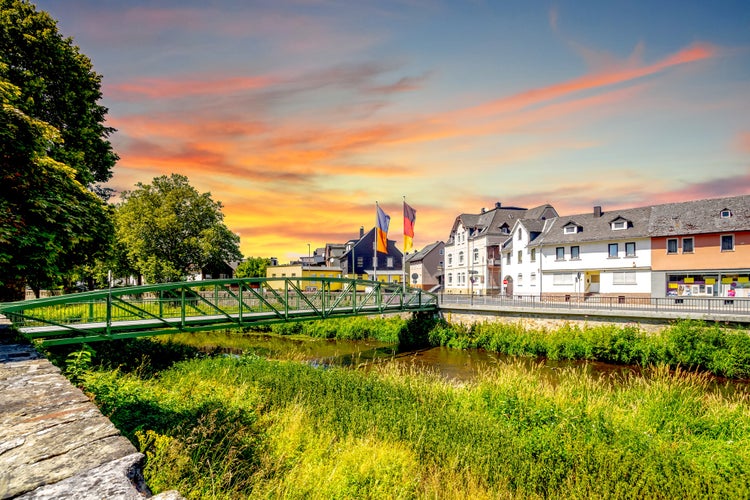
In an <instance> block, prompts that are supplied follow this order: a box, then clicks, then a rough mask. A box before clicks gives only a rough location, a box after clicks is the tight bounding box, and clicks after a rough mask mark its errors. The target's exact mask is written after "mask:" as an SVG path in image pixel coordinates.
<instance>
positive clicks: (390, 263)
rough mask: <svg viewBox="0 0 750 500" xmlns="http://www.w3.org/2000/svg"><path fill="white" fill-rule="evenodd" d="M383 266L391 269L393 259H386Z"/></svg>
mask: <svg viewBox="0 0 750 500" xmlns="http://www.w3.org/2000/svg"><path fill="white" fill-rule="evenodd" d="M385 265H386V267H393V257H388V259H387V260H386V264H385Z"/></svg>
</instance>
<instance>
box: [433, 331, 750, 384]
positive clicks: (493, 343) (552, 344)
mask: <svg viewBox="0 0 750 500" xmlns="http://www.w3.org/2000/svg"><path fill="white" fill-rule="evenodd" d="M429 340H430V343H431V344H432V345H443V346H448V347H453V348H457V349H467V348H481V349H486V350H488V351H493V352H499V353H503V354H509V355H511V356H538V357H545V358H548V359H553V360H558V359H582V360H592V361H594V360H595V361H603V362H607V363H617V364H633V365H635V364H637V365H640V366H648V365H652V364H664V365H668V366H671V367H673V368H676V367H682V368H685V369H688V370H699V371H707V372H709V373H712V374H714V375H719V376H724V377H729V378H750V333H749V332H748V330H747V329H744V328H735V327H729V326H726V325H721V324H718V323H713V324H709V323H703V322H700V321H680V322H677V323H674V324H672V325H670V326H668V327H666V328H664V329H663V330H661V331H660V332H658V333H649V332H646V331H643V330H640V329H639V328H638V327H637V326H634V325H628V326H618V325H601V326H587V327H579V326H575V325H565V326H562V327H560V328H557V329H554V330H531V329H528V328H526V327H525V326H524V325H523V324H522V323H520V322H519V323H515V324H503V323H477V324H474V325H472V326H471V327H464V326H461V325H450V324H447V323H444V322H443V323H439V324H437V325H436V326H435V327H434V328H432V329H431V330H430V332H429Z"/></svg>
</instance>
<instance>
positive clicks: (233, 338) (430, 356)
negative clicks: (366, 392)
mask: <svg viewBox="0 0 750 500" xmlns="http://www.w3.org/2000/svg"><path fill="white" fill-rule="evenodd" d="M175 340H177V341H179V342H184V343H187V344H191V345H195V346H197V347H199V348H201V349H202V350H204V351H206V352H210V351H216V350H218V351H219V352H224V353H229V354H242V353H246V352H252V353H255V354H258V355H260V356H264V357H269V358H277V359H295V360H298V361H302V362H307V363H310V364H313V365H315V366H348V367H355V368H364V369H367V368H368V367H371V366H372V365H373V364H375V363H396V364H400V365H404V366H409V367H412V366H413V367H415V368H417V369H424V370H426V371H429V372H432V373H437V374H439V375H440V376H442V377H444V378H446V379H452V380H456V381H470V380H472V379H474V378H475V377H476V376H477V374H479V373H480V372H482V371H486V370H488V369H491V368H492V367H493V366H495V365H498V364H500V363H510V362H512V363H521V364H522V365H525V366H528V367H529V369H531V368H532V367H534V369H536V370H539V373H540V374H541V375H542V376H545V377H548V378H549V379H550V380H551V381H553V382H554V381H555V380H556V379H557V378H558V377H559V374H560V372H561V371H562V370H570V369H573V370H580V371H582V372H584V373H586V374H588V375H589V376H592V377H595V378H598V377H607V378H609V379H611V380H613V381H617V380H618V379H622V378H625V377H628V376H638V375H640V369H639V367H637V366H623V365H614V364H609V363H601V362H597V361H553V360H547V359H540V358H516V357H513V356H506V355H503V354H497V353H491V352H487V351H484V350H480V349H467V350H458V349H449V348H447V347H432V348H429V349H420V350H417V351H406V352H399V351H398V350H397V347H396V346H395V345H393V344H388V343H385V342H378V341H374V340H327V339H311V338H299V337H282V336H278V335H264V334H249V333H245V334H238V333H226V332H205V333H196V334H181V335H177V336H175ZM712 380H713V382H712V386H713V387H714V388H716V389H719V390H721V391H722V392H725V391H728V392H736V391H741V392H749V393H750V382H748V381H740V382H737V381H727V380H726V379H722V378H719V377H715V378H713V379H712Z"/></svg>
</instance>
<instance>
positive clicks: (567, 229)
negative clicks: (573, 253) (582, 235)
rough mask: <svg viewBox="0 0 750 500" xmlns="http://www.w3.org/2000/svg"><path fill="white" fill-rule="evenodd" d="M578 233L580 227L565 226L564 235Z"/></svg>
mask: <svg viewBox="0 0 750 500" xmlns="http://www.w3.org/2000/svg"><path fill="white" fill-rule="evenodd" d="M577 232H578V226H573V225H570V226H565V227H564V228H563V233H564V234H575V233H577Z"/></svg>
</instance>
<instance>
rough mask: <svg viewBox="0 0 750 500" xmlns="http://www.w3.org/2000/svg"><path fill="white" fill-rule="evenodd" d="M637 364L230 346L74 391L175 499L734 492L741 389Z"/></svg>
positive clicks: (89, 382) (740, 447)
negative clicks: (308, 359) (397, 362)
mask: <svg viewBox="0 0 750 500" xmlns="http://www.w3.org/2000/svg"><path fill="white" fill-rule="evenodd" d="M644 374H645V376H643V377H622V378H618V379H616V380H610V379H592V378H589V377H587V376H586V375H585V374H582V373H581V372H579V371H574V370H569V371H565V372H564V373H563V374H562V376H561V377H560V379H559V380H558V381H557V382H555V383H552V382H550V381H548V380H547V379H546V378H545V377H542V376H540V374H539V373H538V371H537V370H536V369H532V370H528V369H527V368H525V367H522V366H521V365H520V364H514V363H511V364H500V365H498V366H497V367H496V368H495V369H493V370H491V371H488V372H486V373H484V374H483V375H482V376H481V377H480V378H479V379H478V380H477V381H476V382H472V383H464V384H454V383H450V382H447V381H445V380H442V379H440V378H438V377H436V376H433V375H430V374H429V373H424V372H418V371H414V370H413V369H403V368H397V367H394V366H390V367H376V368H374V369H373V370H371V371H369V372H367V373H364V372H358V371H351V370H344V369H336V368H334V369H320V368H314V367H311V366H309V365H305V364H301V363H295V362H283V361H281V362H280V361H268V360H264V359H262V358H259V357H256V356H243V357H221V358H213V359H202V360H192V361H186V362H182V363H178V364H177V365H175V366H174V367H172V368H171V369H168V370H166V371H163V372H161V373H160V376H159V377H158V378H149V379H142V378H138V377H137V376H136V375H124V374H121V373H119V372H116V371H114V372H95V373H92V374H90V375H89V376H88V377H86V378H85V387H86V390H87V391H89V392H90V393H91V394H93V395H94V397H95V399H96V401H97V402H98V403H99V405H100V406H101V408H102V409H103V411H104V413H105V414H107V415H109V416H110V418H111V419H112V421H113V422H114V423H115V424H116V425H117V426H118V427H119V428H120V429H121V430H123V432H125V434H126V435H128V436H129V437H130V438H131V439H133V440H134V441H135V442H136V443H137V444H138V446H139V447H140V449H141V450H142V451H143V452H144V453H145V454H146V456H147V464H148V465H147V468H146V471H145V472H146V477H147V481H148V483H149V485H150V486H151V487H152V488H153V489H154V490H155V491H160V490H163V489H168V488H176V489H178V490H180V491H181V492H182V493H183V495H185V496H186V497H188V498H238V497H262V498H466V497H467V496H471V497H476V498H497V497H505V498H511V497H519V498H535V497H538V498H562V497H565V498H571V497H572V498H584V497H585V498H589V497H595V498H605V497H606V498H634V497H661V498H741V497H745V496H747V494H748V492H750V475H749V474H748V472H750V470H749V469H750V466H749V465H748V464H750V402H749V401H748V398H747V396H746V395H745V396H743V395H734V396H722V395H720V394H718V393H714V392H712V391H710V390H709V389H708V386H707V382H706V378H705V377H703V376H699V375H695V374H685V373H681V372H680V371H679V370H678V371H677V373H675V372H674V371H671V370H667V369H666V368H664V367H662V368H651V369H647V370H645V371H644ZM615 382H616V383H615Z"/></svg>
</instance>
